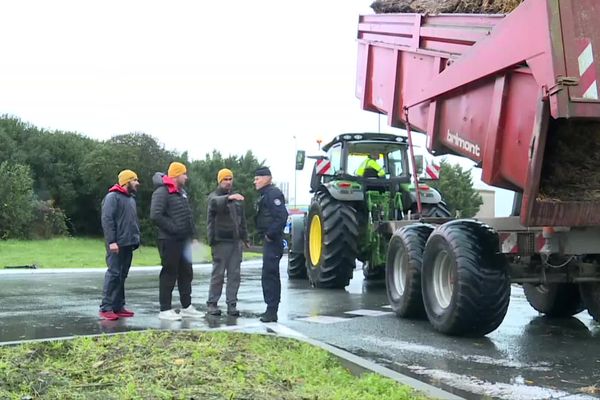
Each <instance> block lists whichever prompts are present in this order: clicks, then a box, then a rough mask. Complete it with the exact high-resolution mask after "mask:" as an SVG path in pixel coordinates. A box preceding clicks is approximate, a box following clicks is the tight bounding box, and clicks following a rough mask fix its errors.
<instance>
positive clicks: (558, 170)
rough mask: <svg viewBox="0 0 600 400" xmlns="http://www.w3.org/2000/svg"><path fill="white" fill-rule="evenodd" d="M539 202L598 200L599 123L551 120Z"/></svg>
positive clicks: (599, 177) (599, 175)
mask: <svg viewBox="0 0 600 400" xmlns="http://www.w3.org/2000/svg"><path fill="white" fill-rule="evenodd" d="M538 199H539V200H545V201H598V200H600V122H595V121H573V120H568V119H560V120H552V121H551V123H550V126H549V128H548V136H547V139H546V149H545V152H544V161H543V164H542V175H541V179H540V191H539V195H538Z"/></svg>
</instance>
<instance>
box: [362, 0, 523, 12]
mask: <svg viewBox="0 0 600 400" xmlns="http://www.w3.org/2000/svg"><path fill="white" fill-rule="evenodd" d="M522 1H523V0H375V1H374V2H373V3H372V4H371V8H372V9H373V10H374V11H375V12H376V13H377V14H385V13H420V14H440V13H452V14H506V13H509V12H511V11H512V10H514V9H515V8H516V7H517V6H518V5H519V4H521V2H522Z"/></svg>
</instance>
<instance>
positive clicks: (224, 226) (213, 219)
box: [206, 187, 248, 246]
mask: <svg viewBox="0 0 600 400" xmlns="http://www.w3.org/2000/svg"><path fill="white" fill-rule="evenodd" d="M232 194H233V193H232V192H228V191H225V190H223V189H221V188H220V187H218V188H217V189H216V190H215V191H214V192H212V193H211V194H209V195H208V207H207V225H206V226H207V230H208V244H209V245H211V246H212V245H214V244H216V243H218V242H222V241H226V242H231V241H234V240H240V239H241V240H243V241H248V231H247V228H246V213H245V211H244V202H243V201H231V200H229V199H228V197H229V196H230V195H232Z"/></svg>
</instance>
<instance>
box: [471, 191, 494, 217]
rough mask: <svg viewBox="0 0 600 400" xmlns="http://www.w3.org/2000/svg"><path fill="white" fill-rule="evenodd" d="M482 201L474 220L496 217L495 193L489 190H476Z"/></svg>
mask: <svg viewBox="0 0 600 400" xmlns="http://www.w3.org/2000/svg"><path fill="white" fill-rule="evenodd" d="M477 191H478V192H479V194H480V195H481V199H482V200H483V204H482V205H481V207H479V212H478V213H477V214H475V218H494V217H495V216H496V191H494V190H490V189H477Z"/></svg>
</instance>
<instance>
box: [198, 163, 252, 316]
mask: <svg viewBox="0 0 600 400" xmlns="http://www.w3.org/2000/svg"><path fill="white" fill-rule="evenodd" d="M217 183H218V184H219V186H217V188H216V189H215V191H214V192H212V193H211V194H209V195H208V210H207V229H208V244H209V245H210V248H211V253H212V259H213V269H212V273H211V276H210V286H209V289H208V301H207V302H206V305H207V306H208V309H207V313H208V314H210V315H221V310H220V309H219V308H218V307H217V303H218V301H219V298H220V297H221V292H222V290H223V281H224V280H225V273H227V289H226V291H225V300H226V302H227V315H230V316H232V317H238V316H239V315H240V312H239V311H238V310H237V308H236V303H237V293H238V289H239V287H240V264H241V262H242V243H244V244H245V245H246V246H248V244H247V243H248V231H247V229H246V214H245V212H244V196H242V195H241V194H239V193H234V192H232V187H233V172H231V170H230V169H227V168H223V169H221V170H220V171H219V172H218V173H217Z"/></svg>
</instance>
